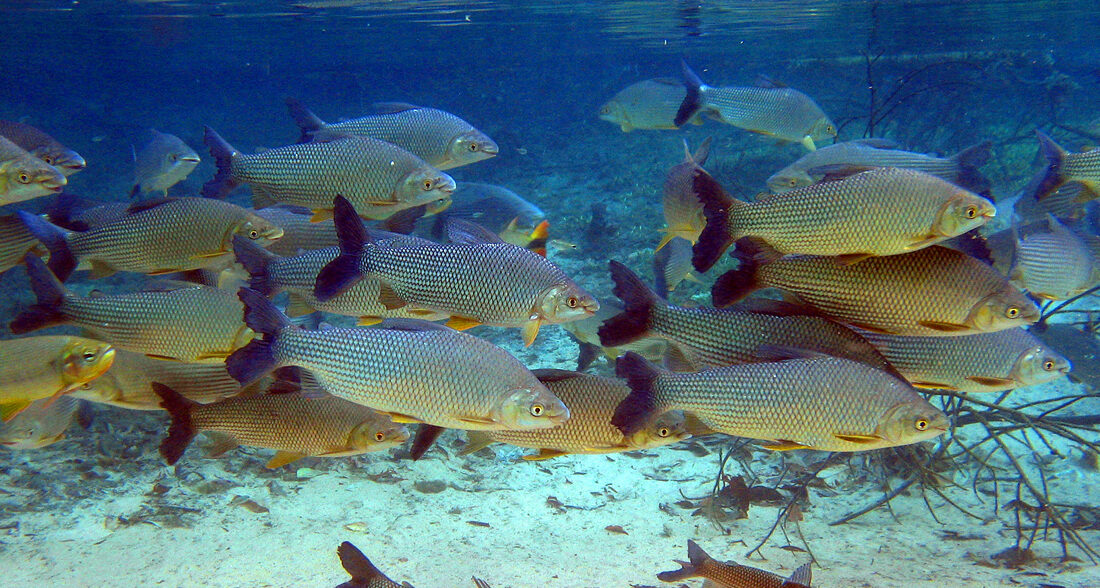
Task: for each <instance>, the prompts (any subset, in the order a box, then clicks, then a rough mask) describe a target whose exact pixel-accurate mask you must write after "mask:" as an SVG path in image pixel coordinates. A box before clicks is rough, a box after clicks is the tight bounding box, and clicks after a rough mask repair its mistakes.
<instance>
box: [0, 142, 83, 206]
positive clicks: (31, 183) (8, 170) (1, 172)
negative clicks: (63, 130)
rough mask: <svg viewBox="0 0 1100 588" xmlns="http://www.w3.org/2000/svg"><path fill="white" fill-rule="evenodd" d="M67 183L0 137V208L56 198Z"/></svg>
mask: <svg viewBox="0 0 1100 588" xmlns="http://www.w3.org/2000/svg"><path fill="white" fill-rule="evenodd" d="M67 182H68V180H66V179H65V176H64V175H62V174H61V172H59V171H57V169H55V168H53V167H50V166H49V165H47V164H46V163H45V162H43V161H42V160H41V159H38V158H37V157H35V156H33V155H31V154H30V153H28V152H26V151H24V150H23V149H22V148H20V147H19V146H18V145H16V144H15V143H12V142H11V141H9V140H7V139H5V138H4V137H3V136H0V205H3V204H12V203H15V202H23V201H24V200H32V199H34V198H39V197H42V196H46V195H49V194H56V193H58V192H60V191H61V190H62V189H63V188H64V187H65V184H66V183H67Z"/></svg>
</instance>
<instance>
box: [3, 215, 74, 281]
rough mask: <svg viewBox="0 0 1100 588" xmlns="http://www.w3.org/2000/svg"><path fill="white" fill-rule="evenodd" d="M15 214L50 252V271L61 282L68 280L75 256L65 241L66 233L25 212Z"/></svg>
mask: <svg viewBox="0 0 1100 588" xmlns="http://www.w3.org/2000/svg"><path fill="white" fill-rule="evenodd" d="M16 214H18V215H19V220H21V221H23V225H24V226H26V227H27V231H29V232H30V234H32V235H34V238H35V239H38V240H39V241H41V242H42V244H43V245H45V246H46V249H48V250H49V251H50V266H49V267H50V271H52V272H53V274H54V275H55V276H57V279H58V280H61V281H62V282H64V281H65V280H67V279H69V276H70V275H72V273H73V270H75V269H76V256H75V255H73V250H72V248H70V247H69V242H68V241H67V240H66V239H65V237H66V236H68V232H67V231H65V229H62V228H61V227H58V226H56V225H54V224H52V223H50V222H48V221H45V220H43V219H42V218H40V217H38V216H37V215H34V214H31V213H29V212H27V211H25V210H20V211H18V212H17V213H16Z"/></svg>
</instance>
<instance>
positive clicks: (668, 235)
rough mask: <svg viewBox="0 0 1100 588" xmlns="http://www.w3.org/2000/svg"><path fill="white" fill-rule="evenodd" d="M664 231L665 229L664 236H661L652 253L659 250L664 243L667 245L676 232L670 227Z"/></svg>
mask: <svg viewBox="0 0 1100 588" xmlns="http://www.w3.org/2000/svg"><path fill="white" fill-rule="evenodd" d="M665 231H666V232H665V236H664V237H661V242H660V243H658V244H657V247H656V248H654V249H653V252H654V253H656V252H658V251H660V250H661V248H662V247H664V246H665V245H668V242H669V241H671V240H673V239H675V238H676V233H673V232H672V229H671V228H668V229H665Z"/></svg>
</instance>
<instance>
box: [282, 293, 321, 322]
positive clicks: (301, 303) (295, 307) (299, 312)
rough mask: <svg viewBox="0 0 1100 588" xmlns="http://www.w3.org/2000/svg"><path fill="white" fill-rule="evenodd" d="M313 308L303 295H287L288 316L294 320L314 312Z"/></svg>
mask: <svg viewBox="0 0 1100 588" xmlns="http://www.w3.org/2000/svg"><path fill="white" fill-rule="evenodd" d="M313 310H314V309H313V307H312V306H310V305H309V303H308V302H306V297H305V296H302V295H301V294H287V302H286V315H287V316H289V317H291V318H294V317H298V316H305V315H307V314H309V313H311V312H313Z"/></svg>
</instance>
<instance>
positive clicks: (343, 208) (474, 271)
mask: <svg viewBox="0 0 1100 588" xmlns="http://www.w3.org/2000/svg"><path fill="white" fill-rule="evenodd" d="M335 206H336V217H335V219H336V231H337V233H338V234H339V236H340V249H341V252H342V253H341V255H340V257H338V258H336V259H335V260H334V261H332V262H331V263H330V264H328V265H327V266H325V268H324V269H323V270H321V273H320V274H319V275H318V276H317V285H316V287H315V289H314V296H316V298H317V300H320V301H322V302H324V301H327V300H329V299H331V298H333V297H334V296H336V295H338V294H340V293H341V292H343V291H344V290H346V289H347V288H349V287H350V286H351V285H353V284H354V283H356V282H357V281H359V280H361V279H363V278H364V277H368V276H369V277H374V278H377V279H378V280H380V281H381V282H382V290H381V293H380V297H379V300H380V301H381V302H382V304H383V305H385V306H386V307H387V308H389V309H391V310H392V309H396V308H401V307H403V306H412V307H413V308H417V309H428V310H434V311H437V312H441V313H447V314H449V315H450V316H451V317H452V318H451V320H450V321H449V322H448V325H449V326H455V327H461V328H469V327H472V326H475V325H478V324H487V325H494V326H501V327H522V329H523V340H524V343H525V344H526V345H528V346H529V345H531V343H533V342H534V340H535V337H536V336H537V335H538V332H539V327H540V325H542V324H543V323H551V324H553V323H564V322H569V321H573V320H578V319H581V318H584V317H586V316H590V315H591V314H592V313H593V312H595V311H596V310H597V309H599V303H598V302H596V299H595V298H593V297H592V295H591V294H589V293H588V292H586V291H585V290H584V289H583V288H581V287H580V286H578V285H577V284H576V283H575V282H574V281H573V280H571V279H570V278H569V277H568V276H566V275H565V273H564V272H563V271H562V270H561V269H560V268H559V267H558V266H556V265H554V264H553V263H551V262H550V261H548V260H547V259H545V258H543V257H541V256H539V255H538V254H536V253H533V252H531V251H529V250H527V249H524V248H522V247H519V246H516V245H512V244H511V243H504V242H502V241H500V239H499V238H498V237H497V236H496V235H494V234H492V233H491V232H490V231H488V230H486V229H484V228H482V227H479V226H477V225H473V224H470V223H466V222H464V221H462V220H460V219H451V220H450V221H449V222H448V233H449V236H450V237H451V239H452V241H454V242H452V243H446V244H438V243H433V244H431V245H421V246H412V247H394V246H385V245H377V244H370V243H369V236H368V235H367V234H366V233H365V230H364V227H363V224H362V222H361V221H360V220H359V218H358V217H356V216H355V214H354V211H353V209H352V208H351V205H350V204H349V203H348V201H347V200H345V199H343V198H339V199H337V201H336V205H335Z"/></svg>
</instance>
